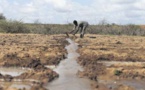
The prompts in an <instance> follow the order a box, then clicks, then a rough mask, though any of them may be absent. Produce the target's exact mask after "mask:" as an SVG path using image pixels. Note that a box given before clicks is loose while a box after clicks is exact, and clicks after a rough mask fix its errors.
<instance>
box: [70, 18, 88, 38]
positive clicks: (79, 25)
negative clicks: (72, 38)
mask: <svg viewBox="0 0 145 90" xmlns="http://www.w3.org/2000/svg"><path fill="white" fill-rule="evenodd" d="M73 24H74V27H73V30H72V31H71V32H70V33H72V34H73V35H75V34H76V33H77V32H78V31H80V38H83V37H84V34H85V31H86V29H87V27H88V26H89V23H88V22H87V21H80V22H78V21H77V20H74V21H73Z"/></svg>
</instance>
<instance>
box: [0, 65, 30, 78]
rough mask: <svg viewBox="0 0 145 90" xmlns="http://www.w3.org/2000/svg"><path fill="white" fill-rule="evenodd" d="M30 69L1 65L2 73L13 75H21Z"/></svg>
mask: <svg viewBox="0 0 145 90" xmlns="http://www.w3.org/2000/svg"><path fill="white" fill-rule="evenodd" d="M27 70H28V69H24V68H12V67H11V68H7V67H0V73H1V74H2V75H11V76H19V75H21V74H22V73H24V72H26V71H27Z"/></svg>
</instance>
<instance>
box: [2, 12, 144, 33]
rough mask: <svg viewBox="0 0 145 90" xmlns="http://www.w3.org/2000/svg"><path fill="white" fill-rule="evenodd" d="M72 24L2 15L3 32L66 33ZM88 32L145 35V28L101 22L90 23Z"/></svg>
mask: <svg viewBox="0 0 145 90" xmlns="http://www.w3.org/2000/svg"><path fill="white" fill-rule="evenodd" d="M72 28H73V25H71V24H65V25H61V24H41V23H34V24H26V23H23V22H21V21H12V20H6V19H5V17H4V16H2V15H0V32H1V33H34V34H64V33H65V32H68V31H71V30H72ZM86 33H89V34H105V35H106V34H108V35H138V36H145V28H142V27H141V26H140V25H133V24H129V25H117V24H107V23H100V24H98V25H90V26H89V28H88V29H87V31H86Z"/></svg>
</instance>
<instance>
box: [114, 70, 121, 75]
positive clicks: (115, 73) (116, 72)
mask: <svg viewBox="0 0 145 90" xmlns="http://www.w3.org/2000/svg"><path fill="white" fill-rule="evenodd" d="M121 73H122V71H120V70H115V71H114V75H116V76H119V75H121Z"/></svg>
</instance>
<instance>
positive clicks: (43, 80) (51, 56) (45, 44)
mask: <svg viewBox="0 0 145 90" xmlns="http://www.w3.org/2000/svg"><path fill="white" fill-rule="evenodd" d="M0 37H1V38H0V39H1V40H0V41H1V42H0V50H1V51H2V52H1V53H0V66H1V68H0V69H4V70H8V69H9V68H10V69H11V71H1V74H0V80H1V81H2V82H1V81H0V83H1V84H0V88H1V90H47V89H46V88H44V87H43V86H44V85H45V84H47V83H48V82H51V81H52V80H54V79H55V78H58V77H59V75H58V74H57V73H56V72H55V71H53V70H52V69H49V68H48V67H46V66H48V65H55V66H56V65H58V64H59V63H60V61H61V60H63V59H65V58H66V50H65V48H64V47H65V45H66V44H67V41H66V40H65V37H63V36H62V35H57V36H50V35H37V34H36V35H34V34H33V35H31V34H17V35H16V34H0ZM15 68H23V69H24V68H25V70H23V69H20V70H21V72H19V71H18V70H16V72H14V71H15ZM17 82H18V83H17ZM19 83H21V84H19Z"/></svg>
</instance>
